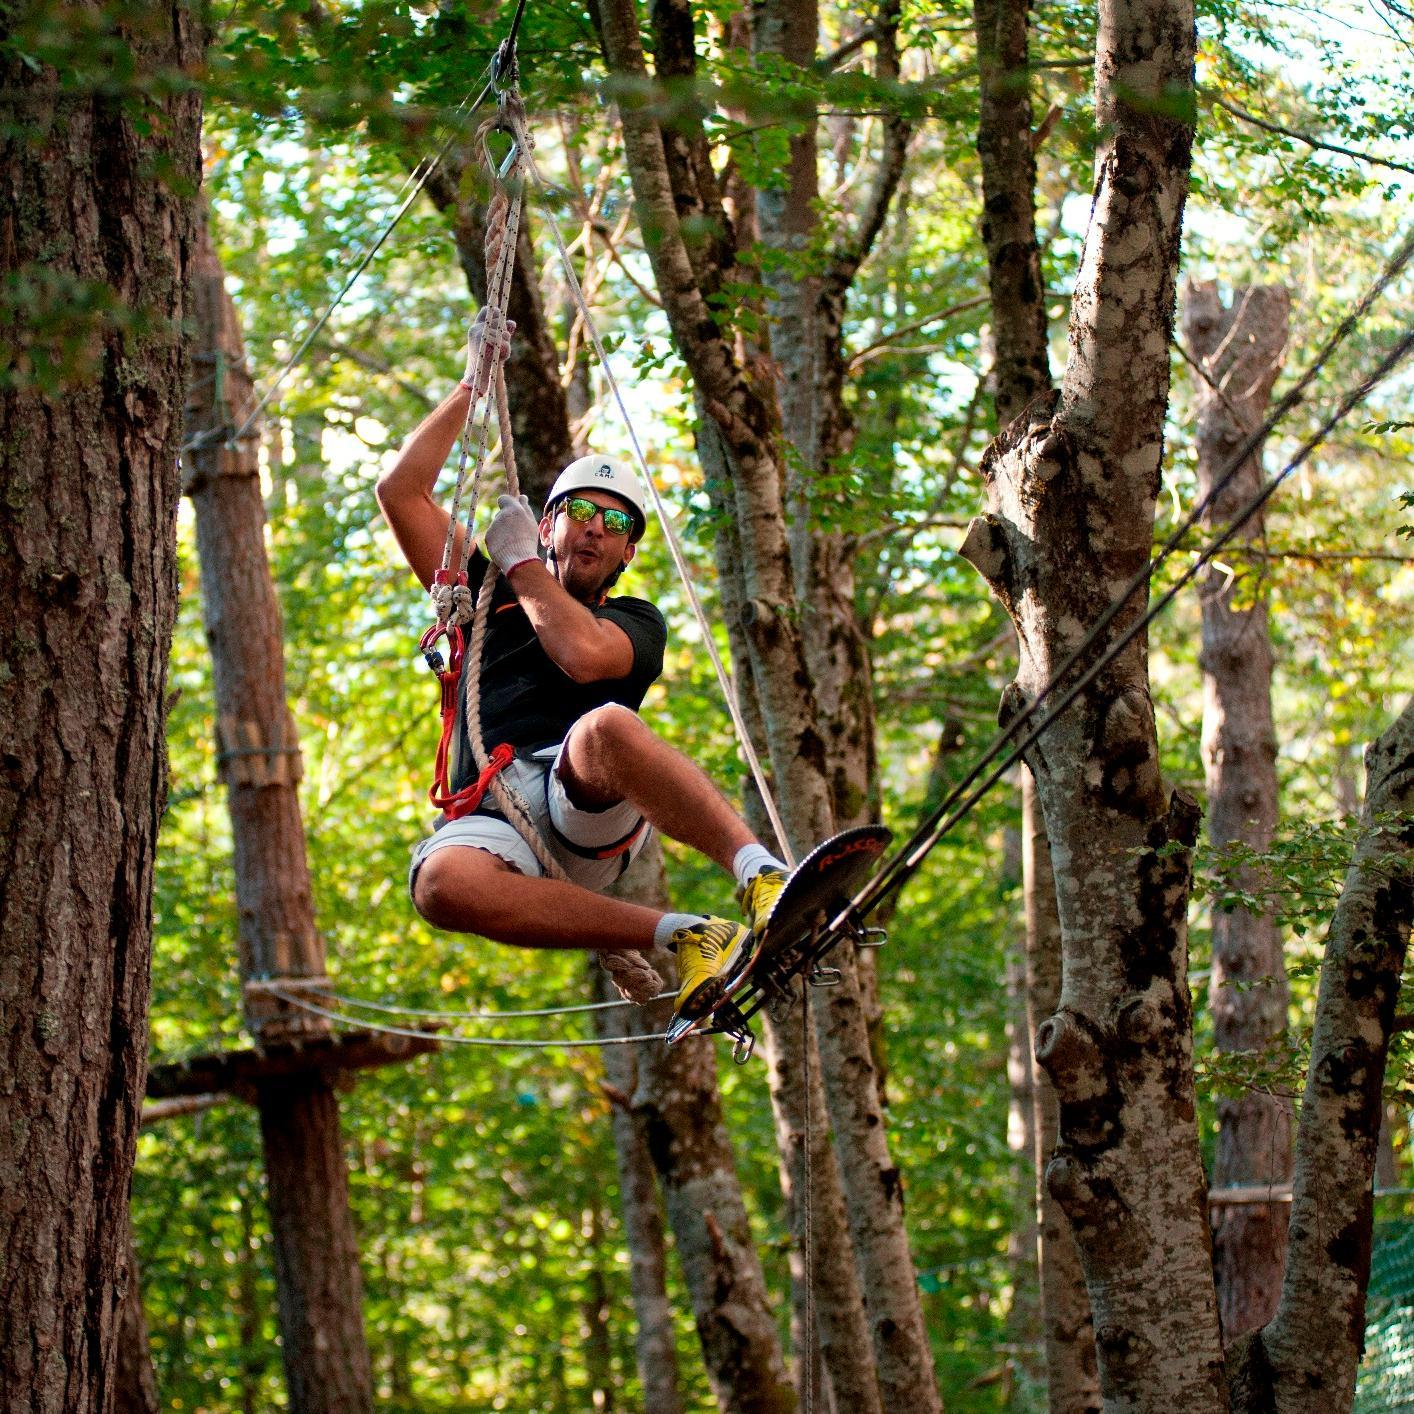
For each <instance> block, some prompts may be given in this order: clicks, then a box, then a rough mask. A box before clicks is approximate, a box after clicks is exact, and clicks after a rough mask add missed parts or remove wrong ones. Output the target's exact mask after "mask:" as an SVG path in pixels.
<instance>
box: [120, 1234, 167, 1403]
mask: <svg viewBox="0 0 1414 1414" xmlns="http://www.w3.org/2000/svg"><path fill="white" fill-rule="evenodd" d="M117 1348H118V1355H117V1369H116V1372H115V1374H114V1379H113V1411H114V1414H157V1411H158V1409H159V1408H160V1405H159V1403H158V1400H157V1376H156V1374H155V1372H154V1371H153V1368H152V1351H151V1350H150V1349H149V1348H148V1344H147V1316H146V1314H145V1313H144V1311H143V1309H142V1277H141V1273H140V1271H139V1268H138V1263H137V1250H136V1248H134V1246H133V1235H132V1229H131V1228H129V1230H128V1261H127V1279H126V1281H125V1283H124V1290H123V1298H122V1305H121V1306H120V1308H119V1315H118V1337H117Z"/></svg>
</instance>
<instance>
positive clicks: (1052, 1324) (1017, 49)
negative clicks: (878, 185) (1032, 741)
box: [972, 0, 1100, 1414]
mask: <svg viewBox="0 0 1414 1414" xmlns="http://www.w3.org/2000/svg"><path fill="white" fill-rule="evenodd" d="M972 19H973V28H974V31H975V33H976V37H977V66H978V71H979V77H980V80H981V82H980V88H979V108H978V117H977V156H978V161H979V164H980V166H981V171H982V242H983V245H984V246H985V247H986V251H987V285H988V291H989V293H990V296H991V305H992V346H993V350H994V360H993V367H992V377H991V380H990V381H991V393H992V400H993V404H994V406H995V409H996V416H997V422H998V424H999V425H1000V426H1002V427H1006V426H1008V425H1009V424H1010V423H1011V422H1012V421H1013V420H1014V419H1015V418H1017V417H1019V416H1020V415H1021V413H1022V412H1023V411H1025V409H1026V407H1027V405H1028V404H1029V403H1030V402H1031V401H1032V399H1033V398H1036V397H1039V396H1041V395H1042V394H1043V393H1047V392H1049V391H1050V389H1051V368H1050V349H1049V339H1048V328H1047V321H1046V300H1045V295H1046V291H1045V282H1044V280H1043V279H1042V277H1041V260H1040V248H1039V246H1038V243H1037V240H1036V160H1035V155H1034V149H1033V147H1032V131H1031V93H1030V77H1029V73H1030V7H1029V5H1028V4H1027V3H1026V0H974V5H973V11H972ZM1021 821H1022V824H1021V830H1022V890H1023V894H1024V898H1025V909H1026V1027H1027V1039H1028V1045H1027V1052H1028V1063H1029V1065H1030V1068H1031V1077H1032V1086H1033V1090H1032V1094H1033V1099H1034V1104H1035V1111H1034V1122H1033V1126H1032V1134H1033V1138H1034V1142H1035V1145H1036V1148H1035V1170H1034V1173H1035V1179H1036V1187H1035V1208H1036V1220H1037V1224H1038V1228H1039V1242H1038V1259H1039V1264H1040V1302H1041V1324H1042V1330H1043V1332H1044V1340H1045V1356H1046V1390H1047V1396H1048V1402H1049V1405H1050V1408H1051V1409H1052V1410H1053V1411H1057V1414H1061V1411H1064V1414H1083V1412H1084V1411H1090V1410H1098V1409H1099V1408H1100V1382H1099V1371H1098V1367H1097V1364H1096V1358H1095V1331H1094V1323H1093V1321H1092V1319H1091V1315H1090V1298H1089V1296H1088V1295H1087V1293H1086V1290H1085V1279H1084V1276H1083V1274H1082V1272H1081V1269H1080V1256H1079V1253H1078V1251H1077V1250H1076V1245H1075V1238H1074V1235H1073V1234H1072V1232H1071V1230H1070V1223H1069V1220H1068V1219H1067V1218H1066V1216H1065V1213H1064V1212H1063V1211H1062V1210H1061V1207H1060V1205H1059V1203H1057V1201H1056V1199H1055V1197H1054V1196H1053V1195H1052V1193H1051V1191H1050V1189H1049V1187H1048V1186H1047V1184H1046V1183H1045V1181H1044V1177H1043V1176H1044V1173H1045V1169H1046V1165H1047V1163H1048V1161H1049V1160H1050V1157H1051V1155H1052V1153H1053V1151H1054V1150H1055V1148H1056V1145H1057V1142H1058V1139H1059V1133H1060V1107H1059V1104H1058V1102H1057V1099H1056V1091H1055V1087H1054V1086H1053V1085H1052V1084H1051V1081H1050V1077H1049V1076H1048V1075H1047V1074H1046V1072H1045V1070H1044V1069H1043V1068H1042V1067H1041V1066H1040V1065H1038V1064H1037V1063H1036V1061H1035V1056H1034V1044H1035V1038H1036V1036H1037V1033H1038V1031H1039V1029H1040V1026H1041V1024H1042V1022H1043V1021H1044V1020H1045V1019H1046V1018H1047V1017H1048V1016H1050V1015H1051V1014H1052V1013H1053V1012H1054V1011H1055V1010H1056V1008H1057V1007H1058V1006H1059V1005H1060V997H1061V928H1060V919H1059V916H1058V913H1057V909H1056V881H1055V874H1054V872H1053V870H1052V867H1051V849H1050V843H1049V841H1048V840H1047V838H1046V823H1045V820H1044V819H1043V818H1042V814H1041V809H1040V804H1039V802H1038V800H1037V797H1036V782H1035V778H1034V776H1033V775H1032V774H1031V771H1030V769H1029V768H1028V767H1026V766H1023V767H1022V768H1021Z"/></svg>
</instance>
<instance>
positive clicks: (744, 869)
mask: <svg viewBox="0 0 1414 1414" xmlns="http://www.w3.org/2000/svg"><path fill="white" fill-rule="evenodd" d="M764 869H774V870H776V871H777V872H778V873H781V874H789V873H790V870H789V869H787V868H786V866H785V865H784V864H782V863H781V861H780V860H779V859H777V858H776V856H775V855H774V854H772V853H771V851H770V850H769V849H767V848H766V846H765V845H761V844H757V843H756V841H755V840H753V841H752V842H751V843H750V844H744V845H742V847H741V848H740V849H739V850H737V852H736V858H735V859H733V860H732V873H733V874H735V875H736V881H737V884H738V885H739V886H740V887H741V888H743V889H744V888H745V887H746V886H747V885H748V884H749V883H750V882H751V881H752V880H753V879H754V878H755V877H756V876H757V875H758V874H759V873H761V872H762V870H764Z"/></svg>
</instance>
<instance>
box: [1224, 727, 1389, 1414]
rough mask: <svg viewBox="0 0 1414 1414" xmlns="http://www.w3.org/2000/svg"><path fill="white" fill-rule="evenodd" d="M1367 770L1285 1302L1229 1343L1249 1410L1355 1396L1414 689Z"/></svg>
mask: <svg viewBox="0 0 1414 1414" xmlns="http://www.w3.org/2000/svg"><path fill="white" fill-rule="evenodd" d="M1365 773H1366V795H1365V807H1364V810H1363V811H1362V812H1361V816H1360V835H1359V838H1358V841H1357V843H1356V847H1355V857H1354V859H1353V860H1352V862H1351V865H1350V869H1349V872H1348V873H1347V874H1346V877H1345V887H1344V888H1343V889H1342V891H1341V896H1340V902H1339V903H1338V904H1337V905H1336V911H1335V916H1334V917H1333V918H1332V919H1331V926H1330V931H1329V933H1328V934H1327V936H1326V952H1325V958H1324V961H1323V963H1322V966H1321V985H1320V990H1319V993H1318V995H1317V998H1316V1024H1315V1029H1314V1031H1313V1033H1312V1036H1311V1063H1310V1069H1309V1070H1308V1071H1307V1074H1306V1090H1305V1095H1304V1097H1303V1098H1302V1101H1301V1122H1300V1126H1299V1129H1298V1132H1297V1139H1296V1172H1295V1176H1294V1180H1293V1184H1292V1199H1291V1227H1290V1232H1289V1236H1288V1249H1287V1260H1286V1275H1285V1279H1284V1280H1283V1282H1282V1288H1281V1302H1280V1304H1279V1306H1278V1308H1277V1313H1276V1316H1275V1317H1274V1318H1273V1319H1272V1321H1271V1322H1270V1324H1268V1325H1267V1326H1265V1327H1264V1328H1263V1329H1262V1330H1260V1331H1256V1332H1254V1333H1253V1334H1252V1335H1250V1336H1247V1337H1245V1338H1243V1339H1240V1340H1238V1341H1236V1342H1234V1344H1233V1346H1232V1348H1231V1351H1230V1352H1229V1357H1228V1359H1229V1373H1230V1376H1231V1379H1232V1407H1233V1408H1234V1409H1235V1410H1239V1411H1243V1412H1244V1414H1246V1411H1252V1414H1256V1412H1257V1411H1261V1410H1279V1411H1281V1414H1308V1411H1309V1414H1317V1411H1319V1414H1341V1411H1343V1410H1348V1409H1350V1408H1351V1406H1352V1403H1353V1401H1354V1395H1355V1372H1356V1367H1357V1366H1358V1364H1359V1362H1360V1354H1361V1351H1362V1349H1363V1346H1364V1331H1365V1288H1366V1285H1367V1283H1368V1281H1369V1277H1370V1230H1371V1222H1372V1217H1373V1211H1374V1202H1373V1199H1372V1197H1371V1183H1372V1179H1373V1177H1374V1171H1375V1156H1376V1149H1377V1147H1378V1136H1379V1131H1380V1120H1381V1112H1382V1109H1383V1100H1382V1097H1381V1087H1382V1084H1383V1081H1384V1073H1385V1062H1386V1060H1387V1058H1388V1055H1389V1041H1390V1035H1391V1033H1392V1031H1393V1028H1394V1015H1395V1005H1396V1003H1397V1001H1398V999H1399V985H1400V977H1401V975H1402V973H1403V970H1404V958H1405V954H1406V952H1407V950H1408V947H1409V930H1410V923H1411V919H1414V702H1411V703H1410V704H1408V705H1407V706H1406V707H1405V709H1404V711H1403V712H1402V713H1401V714H1400V717H1399V720H1398V721H1397V722H1395V724H1394V725H1393V726H1392V727H1391V728H1390V729H1389V731H1387V732H1386V733H1385V734H1384V735H1383V736H1382V737H1380V739H1379V740H1378V741H1376V742H1375V743H1374V745H1373V746H1371V747H1370V749H1369V750H1368V751H1367V752H1366V756H1365Z"/></svg>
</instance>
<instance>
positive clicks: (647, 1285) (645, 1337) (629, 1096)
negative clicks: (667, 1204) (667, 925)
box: [590, 856, 683, 1414]
mask: <svg viewBox="0 0 1414 1414" xmlns="http://www.w3.org/2000/svg"><path fill="white" fill-rule="evenodd" d="M661 868H662V865H661V856H660V857H659V860H658V862H657V864H656V867H655V866H654V863H653V862H652V861H650V860H648V859H646V858H643V859H640V860H638V861H635V865H634V868H633V869H632V870H631V872H630V875H629V876H626V879H625V883H624V885H622V886H621V887H620V888H619V889H618V890H616V892H617V893H618V894H619V896H620V897H625V898H627V897H630V896H631V895H634V893H635V885H637V886H639V887H642V886H643V885H644V884H646V885H647V891H648V892H651V893H653V894H657V893H658V892H660V890H659V887H658V880H657V877H656V876H657V874H658V872H659V871H660V870H661ZM635 896H641V895H635ZM590 971H591V974H592V976H593V977H594V979H595V980H594V985H595V986H596V987H597V988H598V999H599V1000H600V1001H606V1002H617V1001H619V1000H620V998H619V994H618V992H617V990H616V989H615V988H614V985H613V983H612V982H611V981H610V979H609V975H608V973H606V972H605V971H604V970H603V968H601V967H599V966H597V965H594V966H592V967H591V969H590ZM632 1020H633V1018H632V1014H631V1009H630V1008H628V1007H623V1006H619V1007H616V1008H615V1009H614V1010H612V1011H600V1012H596V1013H595V1028H596V1030H597V1032H598V1034H599V1035H600V1036H603V1037H606V1038H617V1037H620V1036H628V1035H634V1034H643V1033H641V1032H635V1031H634V1030H633V1029H631V1026H632ZM637 1052H638V1046H636V1045H630V1046H606V1047H605V1048H604V1089H605V1092H606V1093H607V1094H608V1096H609V1101H610V1106H611V1110H610V1113H611V1115H612V1123H613V1130H614V1156H615V1159H616V1161H617V1164H618V1174H619V1202H620V1205H621V1207H622V1210H623V1224H624V1240H625V1242H626V1243H627V1245H628V1276H629V1289H630V1290H631V1291H632V1293H633V1309H634V1311H635V1312H636V1313H637V1316H638V1330H637V1332H636V1333H635V1336H634V1355H635V1358H636V1361H637V1364H638V1379H639V1383H640V1384H641V1385H642V1386H643V1407H644V1408H645V1409H652V1410H655V1411H656V1410H661V1411H662V1414H681V1411H682V1407H683V1404H682V1392H681V1389H680V1386H679V1378H678V1356H677V1343H676V1340H675V1338H674V1334H673V1308H672V1305H671V1303H670V1302H669V1300H668V1253H667V1241H666V1238H665V1234H664V1229H663V1207H662V1204H661V1203H660V1202H659V1199H658V1190H657V1187H656V1185H655V1182H654V1177H653V1156H652V1154H651V1153H650V1152H649V1148H648V1135H647V1132H646V1126H645V1124H644V1123H643V1120H642V1118H641V1117H640V1116H639V1115H637V1114H635V1112H634V1109H633V1096H634V1092H635V1091H636V1090H637V1088H638V1055H637Z"/></svg>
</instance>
